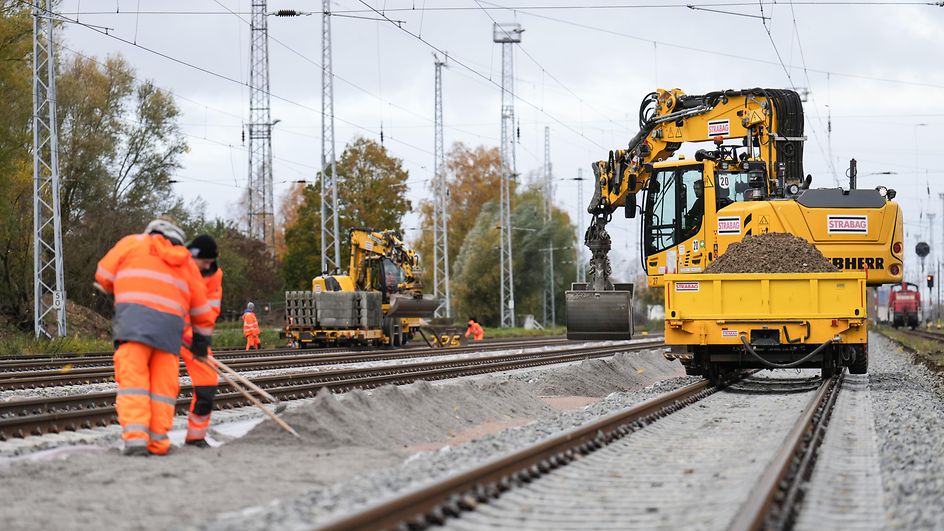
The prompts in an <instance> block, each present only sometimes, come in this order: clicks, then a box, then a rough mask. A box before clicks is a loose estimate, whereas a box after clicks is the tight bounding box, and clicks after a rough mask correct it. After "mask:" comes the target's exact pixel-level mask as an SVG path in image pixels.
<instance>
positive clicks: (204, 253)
mask: <svg viewBox="0 0 944 531" xmlns="http://www.w3.org/2000/svg"><path fill="white" fill-rule="evenodd" d="M187 249H188V250H189V251H190V255H191V256H193V257H194V258H216V257H217V256H218V254H217V250H216V240H214V239H213V236H210V235H209V234H201V235H199V236H197V237H196V238H194V239H193V241H191V242H190V243H188V244H187Z"/></svg>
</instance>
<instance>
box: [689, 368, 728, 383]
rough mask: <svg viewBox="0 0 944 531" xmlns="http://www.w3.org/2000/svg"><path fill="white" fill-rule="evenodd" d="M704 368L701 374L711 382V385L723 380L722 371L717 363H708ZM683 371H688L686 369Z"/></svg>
mask: <svg viewBox="0 0 944 531" xmlns="http://www.w3.org/2000/svg"><path fill="white" fill-rule="evenodd" d="M706 369H707V370H705V371H704V373H703V374H704V375H705V377H706V378H708V381H710V382H711V385H718V384H720V383H721V382H722V381H723V380H724V372H723V371H722V370H721V367H719V366H718V364H717V363H709V364H708V365H707V368H706ZM685 372H686V373H688V370H686V371H685Z"/></svg>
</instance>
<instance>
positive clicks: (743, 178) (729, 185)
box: [715, 172, 751, 207]
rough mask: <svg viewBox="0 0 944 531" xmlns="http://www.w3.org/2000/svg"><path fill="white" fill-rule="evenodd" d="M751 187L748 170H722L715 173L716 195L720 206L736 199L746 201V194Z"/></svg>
mask: <svg viewBox="0 0 944 531" xmlns="http://www.w3.org/2000/svg"><path fill="white" fill-rule="evenodd" d="M750 188H751V187H750V184H749V178H748V175H747V172H744V173H732V172H721V173H718V174H716V175H715V190H716V191H715V195H716V196H717V198H718V206H719V207H720V206H721V205H723V204H730V203H732V202H734V201H744V200H745V198H744V194H746V193H747V191H748V190H750Z"/></svg>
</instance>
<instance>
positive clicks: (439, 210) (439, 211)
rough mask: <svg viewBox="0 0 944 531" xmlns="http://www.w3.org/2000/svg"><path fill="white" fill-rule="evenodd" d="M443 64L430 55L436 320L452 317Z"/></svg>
mask: <svg viewBox="0 0 944 531" xmlns="http://www.w3.org/2000/svg"><path fill="white" fill-rule="evenodd" d="M446 60H447V57H444V58H443V59H442V60H440V59H439V57H438V56H436V55H435V54H433V65H434V66H435V67H436V83H435V85H436V86H435V101H434V103H433V120H434V127H433V172H434V176H433V192H434V194H433V195H434V197H433V296H434V297H443V299H442V304H441V305H439V308H436V314H435V315H436V317H452V297H451V294H450V290H449V212H448V208H447V201H446V199H447V194H448V189H447V187H446V165H445V151H444V149H443V116H442V110H443V107H442V68H443V67H444V66H446Z"/></svg>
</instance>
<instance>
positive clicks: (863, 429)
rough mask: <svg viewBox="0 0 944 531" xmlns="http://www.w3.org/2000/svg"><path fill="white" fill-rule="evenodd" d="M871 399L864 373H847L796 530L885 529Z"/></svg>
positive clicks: (808, 485)
mask: <svg viewBox="0 0 944 531" xmlns="http://www.w3.org/2000/svg"><path fill="white" fill-rule="evenodd" d="M884 524H885V508H884V500H883V489H882V473H881V466H880V465H879V457H878V443H877V437H876V434H875V425H874V413H873V408H872V398H871V393H870V392H869V376H868V375H867V374H846V375H845V377H844V379H843V383H842V388H841V389H840V391H839V396H838V397H837V398H836V405H835V407H834V408H833V411H832V415H831V417H830V420H829V425H828V427H827V430H826V437H825V438H824V440H823V444H822V446H820V448H819V454H818V455H817V458H816V466H815V468H814V469H813V475H812V477H811V478H810V482H809V484H807V485H806V486H805V488H804V497H803V503H802V506H801V507H800V514H799V518H798V519H797V522H796V526H795V529H797V530H798V531H804V530H809V531H818V530H820V529H855V530H861V531H865V530H872V529H875V530H878V529H883V528H884V527H885V525H884Z"/></svg>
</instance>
